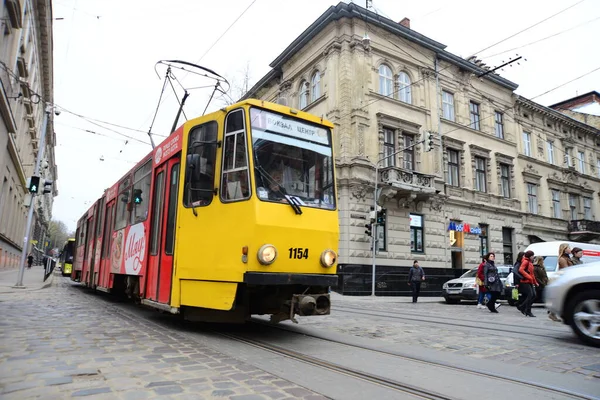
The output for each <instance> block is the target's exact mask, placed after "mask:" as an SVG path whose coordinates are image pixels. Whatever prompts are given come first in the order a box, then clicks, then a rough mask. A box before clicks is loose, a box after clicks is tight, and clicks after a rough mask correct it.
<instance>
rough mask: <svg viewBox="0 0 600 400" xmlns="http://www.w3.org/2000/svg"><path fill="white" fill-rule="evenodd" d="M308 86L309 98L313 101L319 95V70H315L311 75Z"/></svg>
mask: <svg viewBox="0 0 600 400" xmlns="http://www.w3.org/2000/svg"><path fill="white" fill-rule="evenodd" d="M310 86H311V91H310V99H311V101H315V100H317V99H318V98H319V97H321V73H320V72H319V71H317V72H315V73H314V75H313V76H312V78H311V80H310Z"/></svg>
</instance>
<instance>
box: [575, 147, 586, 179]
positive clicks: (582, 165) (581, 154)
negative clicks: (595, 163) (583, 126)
mask: <svg viewBox="0 0 600 400" xmlns="http://www.w3.org/2000/svg"><path fill="white" fill-rule="evenodd" d="M577 154H578V157H577V160H578V161H579V172H581V173H582V174H585V153H584V152H583V151H580V152H578V153H577Z"/></svg>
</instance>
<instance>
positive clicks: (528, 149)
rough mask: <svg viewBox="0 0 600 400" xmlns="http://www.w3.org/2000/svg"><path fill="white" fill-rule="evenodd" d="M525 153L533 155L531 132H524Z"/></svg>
mask: <svg viewBox="0 0 600 400" xmlns="http://www.w3.org/2000/svg"><path fill="white" fill-rule="evenodd" d="M523 153H525V155H526V156H529V157H531V133H529V132H523Z"/></svg>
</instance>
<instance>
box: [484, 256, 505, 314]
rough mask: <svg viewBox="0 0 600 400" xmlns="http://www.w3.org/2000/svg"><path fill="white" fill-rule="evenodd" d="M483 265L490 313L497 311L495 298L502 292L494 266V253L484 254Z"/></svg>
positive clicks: (500, 282)
mask: <svg viewBox="0 0 600 400" xmlns="http://www.w3.org/2000/svg"><path fill="white" fill-rule="evenodd" d="M484 258H485V260H486V261H485V265H484V266H483V274H484V278H485V279H484V282H485V289H486V290H487V291H488V292H489V293H490V299H489V301H488V303H487V308H488V310H490V312H492V313H497V312H498V310H497V309H496V308H497V307H496V300H497V299H498V297H500V293H502V281H501V280H500V275H499V274H498V268H497V267H496V264H495V261H496V254H494V253H488V254H486V255H485V257H484Z"/></svg>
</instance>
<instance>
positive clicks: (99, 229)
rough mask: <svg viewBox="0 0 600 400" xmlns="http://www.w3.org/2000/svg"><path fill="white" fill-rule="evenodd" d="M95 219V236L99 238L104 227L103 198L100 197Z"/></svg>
mask: <svg viewBox="0 0 600 400" xmlns="http://www.w3.org/2000/svg"><path fill="white" fill-rule="evenodd" d="M97 221H98V222H97V223H96V237H97V238H99V237H100V234H101V233H102V229H103V227H104V199H101V200H100V203H98V217H97Z"/></svg>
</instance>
